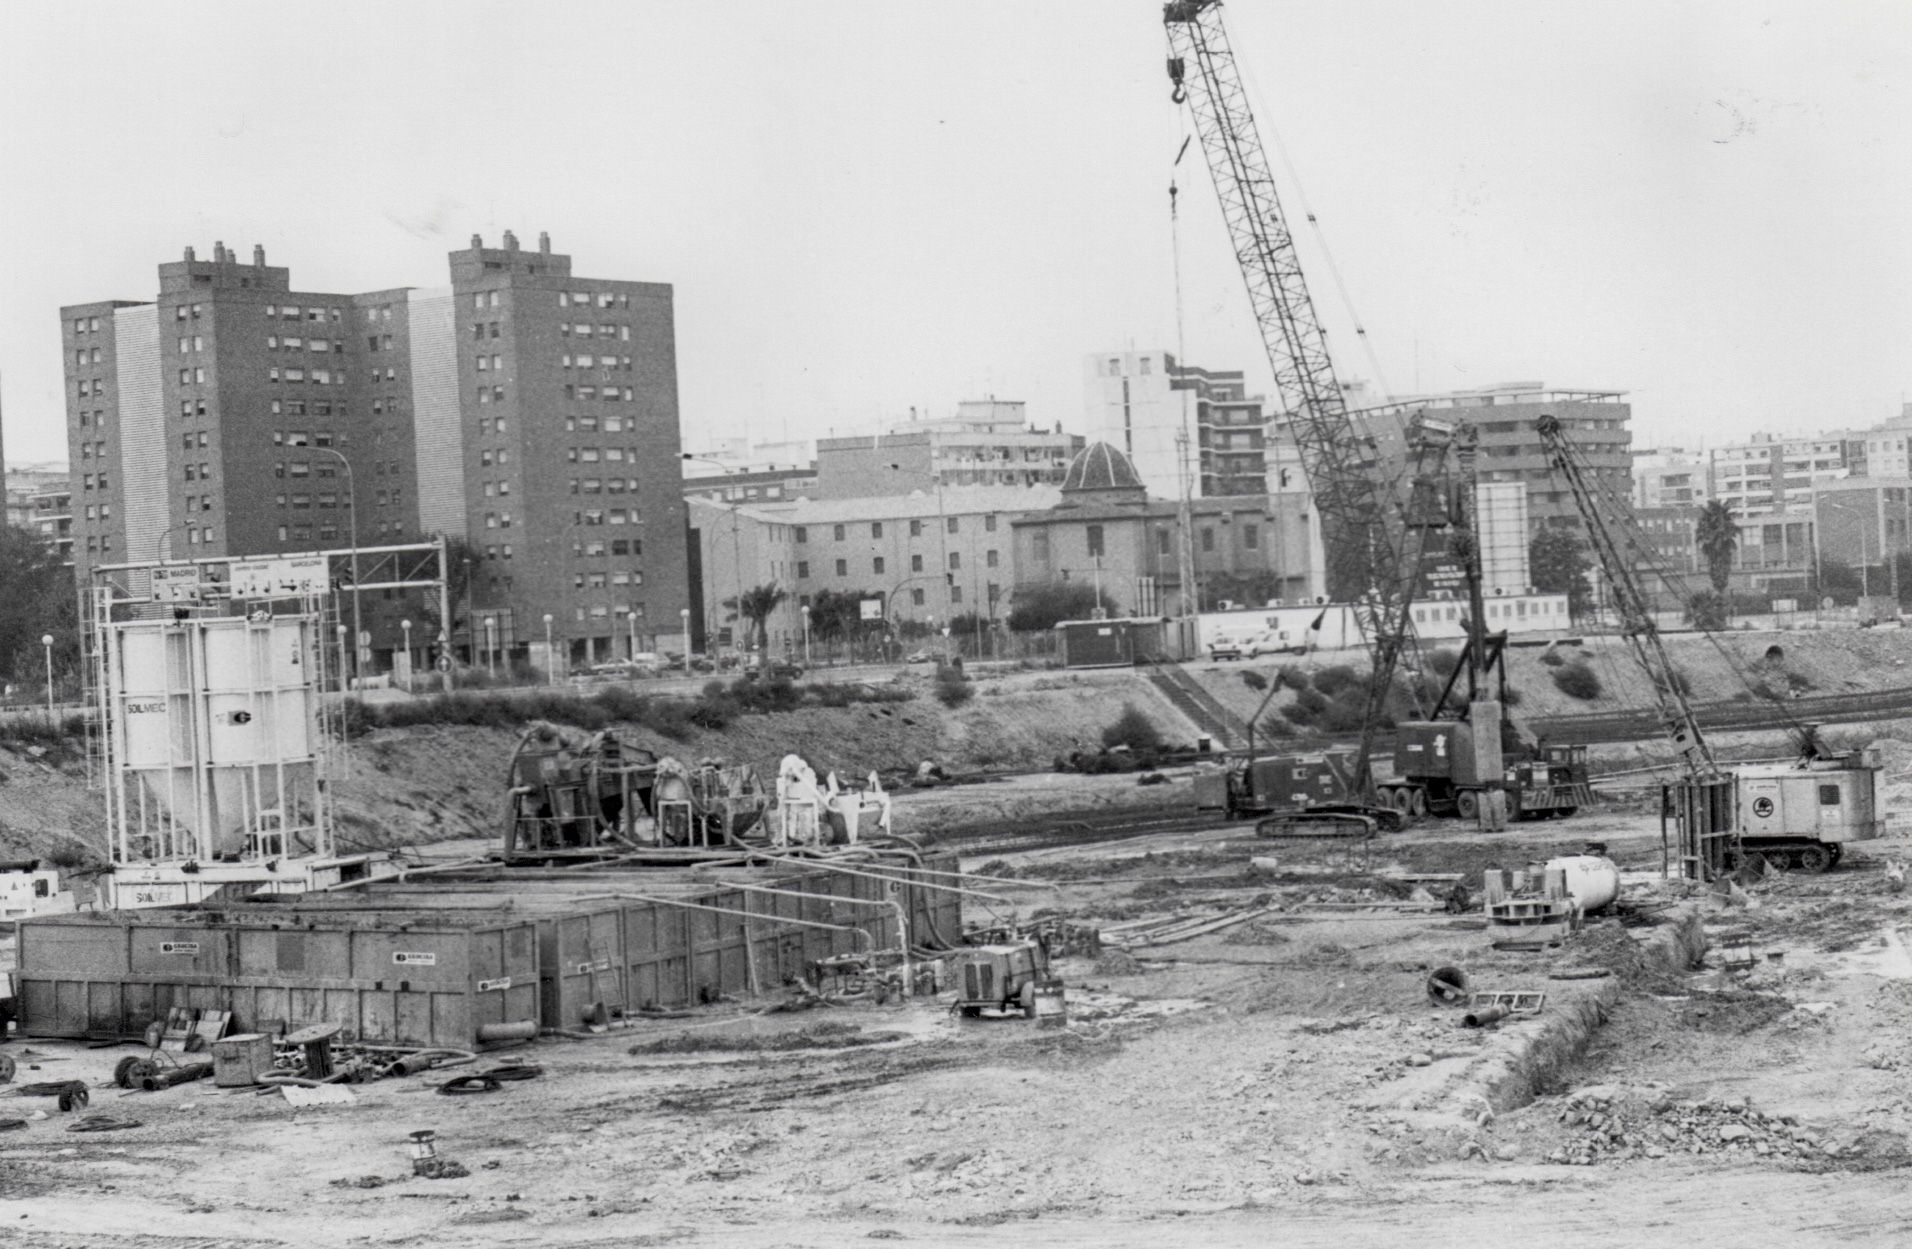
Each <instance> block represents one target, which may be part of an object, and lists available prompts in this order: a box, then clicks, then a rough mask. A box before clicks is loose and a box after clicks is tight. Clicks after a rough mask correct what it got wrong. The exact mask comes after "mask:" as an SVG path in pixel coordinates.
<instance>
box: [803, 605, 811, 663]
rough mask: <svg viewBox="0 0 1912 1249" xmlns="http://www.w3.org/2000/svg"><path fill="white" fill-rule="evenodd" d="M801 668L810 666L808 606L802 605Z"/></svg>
mask: <svg viewBox="0 0 1912 1249" xmlns="http://www.w3.org/2000/svg"><path fill="white" fill-rule="evenodd" d="M803 666H804V667H806V668H808V667H809V666H810V604H808V603H805V604H804V605H803Z"/></svg>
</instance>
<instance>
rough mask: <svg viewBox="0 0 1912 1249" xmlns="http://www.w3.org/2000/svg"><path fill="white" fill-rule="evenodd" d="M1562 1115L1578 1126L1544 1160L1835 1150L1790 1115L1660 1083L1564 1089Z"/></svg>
mask: <svg viewBox="0 0 1912 1249" xmlns="http://www.w3.org/2000/svg"><path fill="white" fill-rule="evenodd" d="M1560 1121H1561V1122H1562V1123H1565V1124H1567V1125H1568V1126H1569V1127H1570V1128H1573V1129H1576V1130H1577V1131H1576V1132H1575V1134H1574V1137H1573V1139H1570V1140H1569V1141H1568V1142H1567V1143H1566V1144H1564V1145H1562V1146H1561V1147H1560V1148H1558V1149H1555V1150H1554V1151H1553V1152H1552V1153H1549V1154H1548V1155H1547V1161H1548V1162H1564V1163H1571V1164H1574V1165H1578V1166H1590V1165H1592V1164H1593V1163H1596V1162H1602V1161H1608V1160H1620V1159H1628V1158H1664V1157H1666V1156H1667V1155H1668V1154H1675V1153H1681V1154H1729V1155H1741V1154H1745V1155H1753V1156H1757V1157H1764V1158H1771V1159H1773V1160H1774V1161H1817V1160H1820V1159H1824V1158H1827V1157H1830V1156H1832V1155H1834V1154H1835V1153H1836V1152H1837V1148H1836V1147H1835V1146H1832V1145H1829V1144H1828V1143H1827V1142H1826V1141H1824V1140H1823V1139H1822V1138H1821V1137H1820V1136H1819V1134H1818V1133H1816V1132H1813V1131H1812V1130H1810V1129H1808V1128H1805V1127H1801V1126H1800V1124H1799V1121H1798V1120H1797V1119H1796V1118H1795V1117H1794V1116H1792V1115H1777V1116H1773V1115H1767V1114H1764V1113H1762V1112H1761V1111H1759V1110H1756V1109H1754V1108H1753V1107H1752V1106H1751V1105H1750V1104H1749V1103H1748V1102H1746V1101H1745V1100H1744V1099H1738V1098H1734V1099H1729V1100H1726V1101H1705V1102H1687V1101H1674V1100H1673V1099H1672V1098H1671V1097H1669V1096H1667V1095H1666V1094H1665V1093H1664V1092H1663V1091H1658V1090H1638V1091H1635V1090H1626V1091H1624V1092H1623V1091H1621V1090H1618V1089H1615V1088H1612V1087H1610V1086H1606V1085H1596V1086H1594V1087H1592V1088H1587V1089H1582V1090H1580V1091H1579V1092H1576V1093H1574V1094H1572V1095H1571V1096H1570V1097H1568V1098H1567V1101H1566V1104H1565V1105H1564V1106H1562V1107H1561V1110H1560Z"/></svg>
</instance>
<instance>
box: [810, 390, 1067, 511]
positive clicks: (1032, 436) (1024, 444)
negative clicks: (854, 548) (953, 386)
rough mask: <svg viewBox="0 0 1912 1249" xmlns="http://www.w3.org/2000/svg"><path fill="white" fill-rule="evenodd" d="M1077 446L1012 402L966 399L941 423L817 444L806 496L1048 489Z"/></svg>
mask: <svg viewBox="0 0 1912 1249" xmlns="http://www.w3.org/2000/svg"><path fill="white" fill-rule="evenodd" d="M1081 449H1082V439H1081V437H1080V436H1078V435H1075V434H1065V433H1063V432H1062V430H1061V429H1060V428H1057V429H1038V428H1036V427H1035V426H1033V425H1031V424H1030V423H1029V417H1028V413H1027V411H1026V409H1025V405H1023V404H1022V403H1021V402H1019V401H1013V400H1002V399H978V400H970V401H967V402H964V403H959V404H957V405H956V414H955V415H954V416H948V417H928V416H924V417H916V416H912V417H911V418H910V419H909V420H907V421H898V422H896V423H895V424H892V425H890V426H889V427H888V428H887V429H886V430H885V431H884V432H883V433H881V434H866V435H863V436H860V437H846V438H820V439H818V440H817V473H816V477H817V480H816V486H815V494H814V497H816V498H819V499H853V498H871V497H877V498H880V497H887V496H890V495H896V494H907V493H908V492H910V491H911V490H919V489H933V488H935V486H936V485H937V484H938V483H940V484H942V485H943V486H945V487H948V486H1042V485H1054V484H1056V483H1057V482H1059V481H1061V480H1062V475H1063V473H1064V472H1066V471H1067V470H1068V467H1069V459H1070V457H1071V456H1073V455H1074V454H1075V453H1076V452H1077V451H1079V450H1081Z"/></svg>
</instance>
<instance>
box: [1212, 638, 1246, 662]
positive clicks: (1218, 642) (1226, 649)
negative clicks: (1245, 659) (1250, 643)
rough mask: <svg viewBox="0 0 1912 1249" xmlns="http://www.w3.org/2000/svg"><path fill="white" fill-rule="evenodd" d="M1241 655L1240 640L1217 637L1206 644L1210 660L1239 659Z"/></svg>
mask: <svg viewBox="0 0 1912 1249" xmlns="http://www.w3.org/2000/svg"><path fill="white" fill-rule="evenodd" d="M1242 654H1243V647H1242V643H1241V639H1239V638H1229V637H1219V638H1216V639H1215V640H1214V641H1212V642H1210V643H1209V644H1208V657H1209V658H1210V659H1240V658H1241V657H1242Z"/></svg>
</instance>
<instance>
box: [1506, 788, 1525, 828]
mask: <svg viewBox="0 0 1912 1249" xmlns="http://www.w3.org/2000/svg"><path fill="white" fill-rule="evenodd" d="M1526 818H1527V815H1526V813H1525V812H1524V811H1522V810H1521V809H1520V791H1519V790H1518V789H1510V790H1508V791H1507V822H1508V823H1509V824H1513V823H1515V822H1517V821H1520V820H1524V819H1526Z"/></svg>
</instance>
